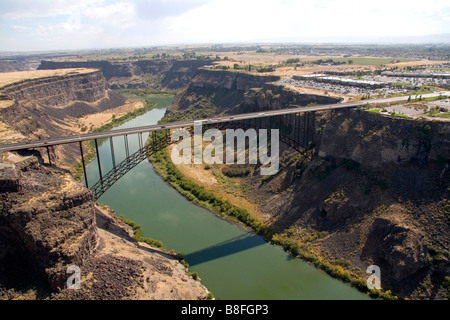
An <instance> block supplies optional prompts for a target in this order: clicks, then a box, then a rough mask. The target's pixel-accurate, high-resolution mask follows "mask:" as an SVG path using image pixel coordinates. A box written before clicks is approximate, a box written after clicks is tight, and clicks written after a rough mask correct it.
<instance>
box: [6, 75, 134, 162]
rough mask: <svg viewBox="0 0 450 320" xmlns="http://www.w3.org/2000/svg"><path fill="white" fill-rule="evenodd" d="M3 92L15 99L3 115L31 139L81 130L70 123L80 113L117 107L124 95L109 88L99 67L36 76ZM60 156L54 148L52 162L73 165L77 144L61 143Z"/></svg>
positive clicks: (87, 113)
mask: <svg viewBox="0 0 450 320" xmlns="http://www.w3.org/2000/svg"><path fill="white" fill-rule="evenodd" d="M0 92H1V95H2V96H3V97H4V98H5V99H10V100H13V101H14V103H13V104H11V105H10V106H8V107H5V108H1V109H0V119H1V121H2V122H4V123H7V124H9V125H10V126H11V127H12V128H13V129H15V130H16V131H17V132H19V133H20V134H22V135H23V136H25V137H28V138H31V139H45V138H49V137H57V136H65V135H69V134H76V133H79V131H77V128H72V127H71V126H70V125H69V123H73V122H74V121H75V122H76V119H77V118H78V117H79V116H80V115H89V114H94V113H99V112H102V111H104V110H108V109H113V108H117V107H119V106H121V105H123V104H124V103H125V100H126V99H125V98H124V97H123V96H121V95H119V94H117V93H115V92H112V91H108V90H107V83H106V80H105V78H104V77H103V75H102V73H101V72H100V71H92V72H84V73H77V74H73V75H70V74H67V75H61V76H53V77H46V78H36V79H29V80H24V81H21V82H16V83H12V84H9V85H6V86H3V87H2V88H0ZM58 148H59V149H60V151H61V152H59V155H60V157H57V156H56V153H55V150H54V149H51V151H52V152H51V155H52V157H53V159H52V161H53V163H58V162H57V161H56V160H57V158H60V159H61V162H60V164H62V163H65V164H69V165H71V164H72V163H73V159H74V157H75V156H78V153H77V149H76V146H74V145H67V146H61V147H58Z"/></svg>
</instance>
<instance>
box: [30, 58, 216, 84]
mask: <svg viewBox="0 0 450 320" xmlns="http://www.w3.org/2000/svg"><path fill="white" fill-rule="evenodd" d="M212 61H213V60H209V59H196V60H176V59H152V60H136V61H127V62H110V61H45V60H44V61H42V62H41V64H40V65H39V67H38V70H49V69H50V70H52V69H67V68H96V69H99V70H100V71H101V72H102V73H103V75H104V76H105V78H106V80H107V81H108V83H109V86H110V88H111V89H137V88H161V87H162V88H165V89H169V90H174V89H175V90H176V89H181V88H184V87H186V86H188V85H189V83H190V81H191V79H192V77H193V76H194V75H195V73H196V71H197V70H198V69H199V68H201V67H203V66H205V65H210V64H211V63H212ZM143 75H147V76H146V77H143Z"/></svg>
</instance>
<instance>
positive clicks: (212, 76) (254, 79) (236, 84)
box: [190, 69, 280, 91]
mask: <svg viewBox="0 0 450 320" xmlns="http://www.w3.org/2000/svg"><path fill="white" fill-rule="evenodd" d="M279 79H280V77H278V76H260V75H254V74H248V73H242V72H232V71H225V70H209V69H200V70H198V71H197V73H196V74H195V77H194V78H193V79H192V82H191V84H190V85H191V86H192V87H195V88H213V89H219V88H221V89H229V90H240V91H248V90H250V89H251V88H260V87H262V86H263V85H264V84H265V83H267V82H273V81H278V80H279Z"/></svg>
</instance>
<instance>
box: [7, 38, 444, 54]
mask: <svg viewBox="0 0 450 320" xmlns="http://www.w3.org/2000/svg"><path fill="white" fill-rule="evenodd" d="M430 37H431V38H434V39H435V40H434V41H429V40H428V39H429V38H430ZM371 38H372V39H377V40H372V41H369V40H367V39H365V40H364V41H363V40H362V39H361V40H351V39H349V38H347V40H345V39H340V40H334V41H333V40H332V39H320V38H316V39H315V40H312V39H311V40H303V41H302V40H298V41H296V40H285V41H283V40H278V41H277V40H273V41H271V40H254V41H247V42H243V41H242V42H209V43H207V42H205V43H201V42H197V43H167V44H151V45H145V44H143V45H136V46H111V47H91V48H88V47H85V48H82V47H80V48H66V49H64V48H62V49H49V50H11V51H7V50H2V49H3V48H0V53H1V54H3V55H7V54H12V55H13V54H30V55H32V54H45V53H58V52H59V53H64V52H65V53H74V52H84V51H97V50H131V49H140V48H158V49H163V48H168V49H171V48H177V47H181V48H183V47H213V46H224V47H227V46H242V47H247V46H248V47H251V46H277V45H288V46H302V45H307V46H323V45H350V46H351V45H361V46H371V45H373V46H377V45H380V46H383V45H385V46H396V45H398V46H403V45H405V46H407V45H413V46H421V45H449V46H450V33H443V34H430V35H422V36H405V37H402V38H403V39H404V40H403V41H399V40H398V38H400V37H397V36H389V37H381V36H380V37H378V36H373V37H371ZM394 39H395V40H394ZM408 39H409V40H408ZM411 39H416V40H411Z"/></svg>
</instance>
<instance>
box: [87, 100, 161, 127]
mask: <svg viewBox="0 0 450 320" xmlns="http://www.w3.org/2000/svg"><path fill="white" fill-rule="evenodd" d="M155 106H156V102H154V101H150V100H149V101H146V102H145V106H144V107H143V108H139V109H136V110H134V111H132V112H130V113H127V114H126V115H124V116H122V117H120V118H114V119H112V120H111V122H108V123H107V124H104V125H103V126H101V127H100V128H97V129H95V130H94V132H102V131H107V130H111V129H112V128H115V127H118V126H120V125H121V124H124V123H125V122H127V121H129V120H131V119H134V118H136V117H138V116H141V115H143V114H144V113H147V112H148V111H150V110H152V109H153V108H154V107H155Z"/></svg>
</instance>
